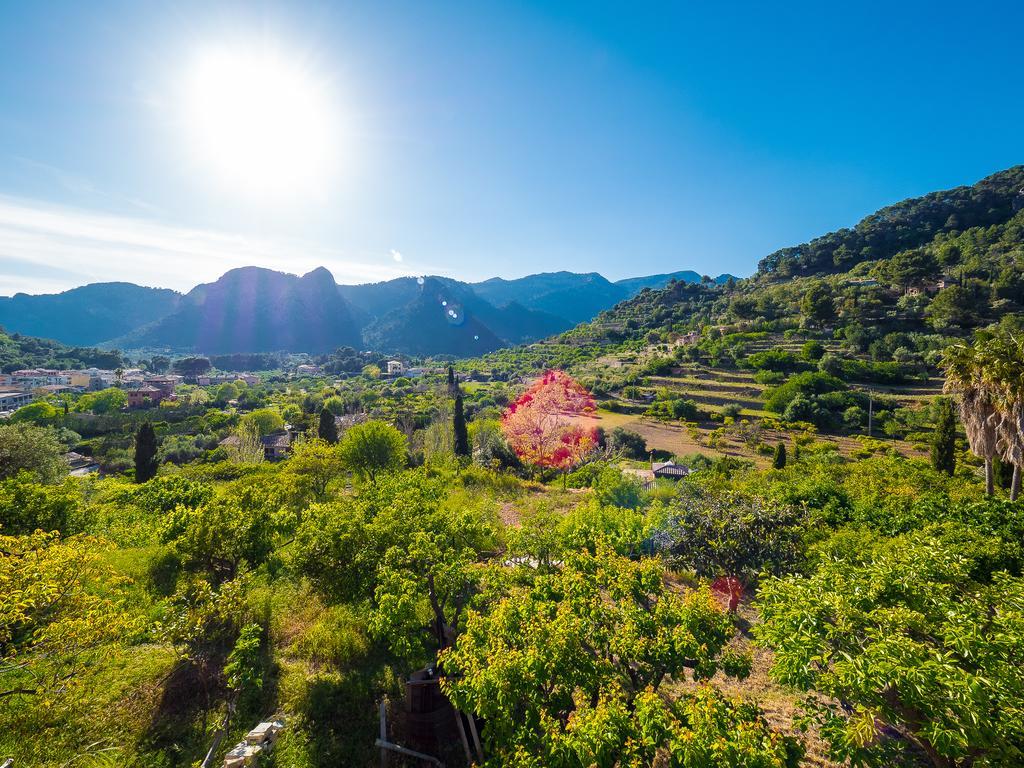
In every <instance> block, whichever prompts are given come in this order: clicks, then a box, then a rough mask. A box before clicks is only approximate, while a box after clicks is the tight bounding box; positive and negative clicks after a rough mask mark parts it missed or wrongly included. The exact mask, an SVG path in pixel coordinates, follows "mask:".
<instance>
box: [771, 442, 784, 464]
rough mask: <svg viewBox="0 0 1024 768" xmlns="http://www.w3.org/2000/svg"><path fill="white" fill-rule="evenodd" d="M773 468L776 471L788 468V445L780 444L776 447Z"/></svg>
mask: <svg viewBox="0 0 1024 768" xmlns="http://www.w3.org/2000/svg"><path fill="white" fill-rule="evenodd" d="M772 466H773V467H775V469H785V468H786V444H785V443H779V444H778V445H776V446H775V456H774V457H773V458H772Z"/></svg>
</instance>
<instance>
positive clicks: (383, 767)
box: [378, 696, 388, 768]
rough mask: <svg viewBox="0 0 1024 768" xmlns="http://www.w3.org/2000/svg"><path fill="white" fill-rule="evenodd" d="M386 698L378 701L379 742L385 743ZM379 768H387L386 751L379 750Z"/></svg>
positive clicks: (383, 749) (386, 721) (386, 731)
mask: <svg viewBox="0 0 1024 768" xmlns="http://www.w3.org/2000/svg"><path fill="white" fill-rule="evenodd" d="M387 709H388V697H387V696H385V697H384V698H382V699H381V700H380V739H379V741H378V743H380V742H386V741H387V740H388V712H387ZM380 768H388V751H387V750H386V749H385V748H384V747H381V748H380Z"/></svg>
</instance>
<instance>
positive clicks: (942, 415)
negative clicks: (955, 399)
mask: <svg viewBox="0 0 1024 768" xmlns="http://www.w3.org/2000/svg"><path fill="white" fill-rule="evenodd" d="M938 406H939V415H938V419H937V420H936V422H935V432H934V434H933V435H932V466H933V467H934V468H935V469H936V470H938V471H939V472H945V473H946V474H947V475H952V474H953V471H954V470H955V469H956V417H955V416H954V415H953V404H952V403H951V402H950V401H949V399H948V398H945V397H944V398H942V399H941V400H939V403H938Z"/></svg>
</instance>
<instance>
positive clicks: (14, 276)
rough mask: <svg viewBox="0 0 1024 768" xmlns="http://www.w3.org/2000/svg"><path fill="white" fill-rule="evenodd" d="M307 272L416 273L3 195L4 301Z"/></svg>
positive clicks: (350, 276)
mask: <svg viewBox="0 0 1024 768" xmlns="http://www.w3.org/2000/svg"><path fill="white" fill-rule="evenodd" d="M241 266H260V267H267V268H269V269H277V270H280V271H283V272H293V273H302V272H306V271H308V270H310V269H313V268H315V267H318V266H324V267H327V269H329V270H330V271H331V272H332V273H333V274H334V277H335V279H336V280H337V281H338V282H341V283H363V282H372V281H377V280H388V279H391V278H393V277H400V276H403V275H410V274H415V273H414V272H412V271H411V269H410V267H409V265H404V264H401V263H399V261H398V260H396V259H394V257H393V255H392V253H387V252H382V253H381V254H380V256H379V261H378V260H377V259H376V258H366V257H364V258H363V259H362V260H353V259H351V258H347V257H346V256H345V255H344V254H341V253H339V252H337V251H335V250H332V249H329V248H324V247H321V246H317V245H311V244H306V243H296V242H283V241H270V240H266V239H255V238H250V237H245V236H242V235H238V234H230V233H223V232H215V231H210V230H203V229H193V228H187V227H177V226H172V225H167V224H162V223H159V222H156V221H152V220H149V219H143V218H132V217H126V216H115V215H111V214H106V213H95V212H90V211H83V210H78V209H73V208H65V207H59V206H53V205H49V204H45V203H40V202H37V201H31V200H21V199H17V198H10V197H3V196H0V295H10V294H12V293H15V292H18V291H24V292H26V293H42V292H50V291H55V290H64V289H67V288H72V287H74V286H77V285H82V284H83V283H87V282H104V281H110V280H124V281H129V282H136V283H139V284H142V285H151V286H159V287H162V288H175V289H178V290H188V289H190V288H192V287H193V286H195V285H196V284H198V283H202V282H209V281H211V280H215V279H216V278H217V277H219V276H220V275H221V274H223V273H224V272H226V271H227V270H229V269H233V268H235V267H241Z"/></svg>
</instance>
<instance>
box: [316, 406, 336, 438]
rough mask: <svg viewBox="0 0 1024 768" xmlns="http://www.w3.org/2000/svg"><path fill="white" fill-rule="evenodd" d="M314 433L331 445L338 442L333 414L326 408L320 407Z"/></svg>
mask: <svg viewBox="0 0 1024 768" xmlns="http://www.w3.org/2000/svg"><path fill="white" fill-rule="evenodd" d="M316 434H317V437H319V438H320V439H321V440H326V441H327V442H328V443H330V444H331V445H334V444H335V443H337V442H338V425H337V424H335V423H334V414H333V413H331V412H330V411H329V410H328V409H326V408H321V409H320V423H319V424H318V425H317V428H316Z"/></svg>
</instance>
